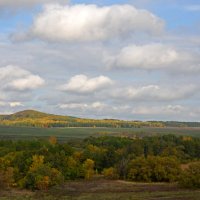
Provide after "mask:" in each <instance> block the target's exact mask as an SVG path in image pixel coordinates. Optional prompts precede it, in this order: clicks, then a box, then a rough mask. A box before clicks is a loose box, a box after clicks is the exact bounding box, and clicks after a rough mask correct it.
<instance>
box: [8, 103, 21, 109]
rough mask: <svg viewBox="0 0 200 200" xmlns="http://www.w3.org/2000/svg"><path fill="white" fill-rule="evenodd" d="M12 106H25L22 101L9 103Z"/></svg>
mask: <svg viewBox="0 0 200 200" xmlns="http://www.w3.org/2000/svg"><path fill="white" fill-rule="evenodd" d="M9 105H10V107H12V108H13V107H19V106H24V105H23V104H22V103H21V102H10V103H9Z"/></svg>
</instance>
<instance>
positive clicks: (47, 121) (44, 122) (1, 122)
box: [0, 110, 200, 128]
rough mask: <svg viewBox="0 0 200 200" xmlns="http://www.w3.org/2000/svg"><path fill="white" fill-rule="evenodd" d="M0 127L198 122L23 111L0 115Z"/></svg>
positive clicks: (187, 124) (180, 124) (197, 124)
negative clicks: (99, 117) (94, 117)
mask: <svg viewBox="0 0 200 200" xmlns="http://www.w3.org/2000/svg"><path fill="white" fill-rule="evenodd" d="M0 126H16V127H42V128H51V127H107V128H142V127H159V128H162V127H200V122H176V121H139V120H134V121H126V120H118V119H86V118H78V117H72V116H61V115H53V114H47V113H42V112H39V111H35V110H24V111H20V112H17V113H14V114H10V115H0Z"/></svg>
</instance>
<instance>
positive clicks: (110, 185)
mask: <svg viewBox="0 0 200 200" xmlns="http://www.w3.org/2000/svg"><path fill="white" fill-rule="evenodd" d="M36 199H37V200H94V199H95V200H144V199H145V200H166V199H167V200H199V199H200V190H185V189H181V188H179V187H178V186H177V185H176V184H168V183H132V182H125V181H111V180H104V179H100V180H91V181H70V182H67V183H65V184H64V185H63V186H59V187H58V186H57V187H54V188H52V189H50V190H49V191H48V192H47V191H46V192H41V191H36V192H30V191H20V190H11V191H7V192H4V193H1V192H0V200H36Z"/></svg>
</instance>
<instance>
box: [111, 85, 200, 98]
mask: <svg viewBox="0 0 200 200" xmlns="http://www.w3.org/2000/svg"><path fill="white" fill-rule="evenodd" d="M197 90H198V87H196V86H194V85H187V86H174V87H172V86H168V87H161V86H159V85H146V86H140V87H126V88H121V89H118V90H116V91H113V93H112V96H113V97H114V98H119V99H127V100H140V101H173V100H180V99H186V98H189V97H191V96H192V95H194V94H195V93H196V92H197ZM122 94H123V95H122Z"/></svg>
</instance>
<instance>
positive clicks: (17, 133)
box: [0, 126, 200, 141]
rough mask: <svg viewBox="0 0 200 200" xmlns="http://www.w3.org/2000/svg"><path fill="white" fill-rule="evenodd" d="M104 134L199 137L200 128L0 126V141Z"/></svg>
mask: <svg viewBox="0 0 200 200" xmlns="http://www.w3.org/2000/svg"><path fill="white" fill-rule="evenodd" d="M105 134H106V135H112V136H113V135H114V136H138V137H143V136H155V135H164V134H175V135H184V136H193V137H200V128H32V127H5V126H3V127H2V126H0V139H33V138H46V137H49V136H52V135H53V136H56V137H57V138H58V139H59V140H62V141H63V140H69V139H84V138H86V137H89V136H99V135H105Z"/></svg>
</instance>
